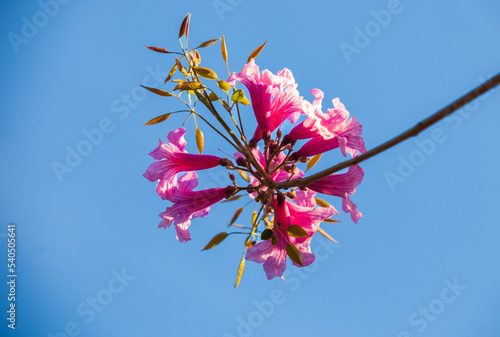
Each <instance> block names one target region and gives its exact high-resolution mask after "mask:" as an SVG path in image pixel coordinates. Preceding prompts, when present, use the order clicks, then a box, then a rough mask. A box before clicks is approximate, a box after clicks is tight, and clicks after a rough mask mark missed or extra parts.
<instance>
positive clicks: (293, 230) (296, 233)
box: [286, 225, 309, 238]
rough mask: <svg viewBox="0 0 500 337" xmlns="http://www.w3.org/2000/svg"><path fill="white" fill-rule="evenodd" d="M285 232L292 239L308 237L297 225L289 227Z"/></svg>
mask: <svg viewBox="0 0 500 337" xmlns="http://www.w3.org/2000/svg"><path fill="white" fill-rule="evenodd" d="M286 231H287V232H288V235H290V236H293V237H294V238H306V237H308V236H309V235H308V234H307V232H306V230H305V229H304V228H302V227H300V226H299V225H290V226H288V228H287V229H286Z"/></svg>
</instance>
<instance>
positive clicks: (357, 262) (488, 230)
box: [0, 0, 500, 337]
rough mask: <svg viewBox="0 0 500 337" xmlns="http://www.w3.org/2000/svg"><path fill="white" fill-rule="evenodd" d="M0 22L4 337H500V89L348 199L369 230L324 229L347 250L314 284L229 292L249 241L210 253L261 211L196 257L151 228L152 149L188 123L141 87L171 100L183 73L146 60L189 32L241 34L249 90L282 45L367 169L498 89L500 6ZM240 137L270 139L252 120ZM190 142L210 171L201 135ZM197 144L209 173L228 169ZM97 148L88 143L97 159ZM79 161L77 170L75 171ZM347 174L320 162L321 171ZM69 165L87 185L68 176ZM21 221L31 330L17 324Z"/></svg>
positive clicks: (281, 58) (250, 280)
mask: <svg viewBox="0 0 500 337" xmlns="http://www.w3.org/2000/svg"><path fill="white" fill-rule="evenodd" d="M1 6H2V8H1V14H0V15H1V20H0V32H1V36H2V38H1V39H0V49H1V53H0V59H1V65H2V77H1V80H0V83H1V90H0V98H1V102H2V103H1V107H2V113H1V114H0V125H1V132H0V144H1V147H0V154H1V158H2V160H1V161H0V172H1V175H0V191H1V193H0V205H1V206H0V207H1V212H0V240H1V242H0V266H1V267H0V270H1V271H2V274H1V275H0V281H1V282H0V305H1V307H0V309H1V310H0V334H1V335H2V336H37V337H38V336H40V337H45V336H58V337H63V336H201V335H203V336H225V337H229V336H264V337H267V336H276V335H283V336H328V337H330V336H339V337H350V336H354V337H358V336H376V337H378V336H381V337H382V336H383V337H407V336H454V337H460V336H484V337H496V336H500V325H499V324H498V317H499V314H500V286H499V285H500V268H499V263H498V258H499V254H500V245H499V244H498V240H499V237H500V227H499V221H498V218H496V215H495V214H496V209H497V207H498V201H499V198H498V189H499V187H500V178H499V176H498V166H499V160H498V158H497V155H496V152H495V151H496V150H495V149H496V147H497V146H498V144H499V133H498V125H500V90H499V89H497V90H496V91H493V92H492V93H491V94H489V95H488V96H486V97H485V98H484V99H481V100H478V101H477V102H474V103H472V104H470V105H468V106H466V107H465V108H463V109H461V110H460V112H459V113H458V114H457V115H455V116H454V117H451V118H449V119H447V120H445V121H442V122H440V123H439V124H437V125H435V126H433V127H431V128H430V129H429V130H426V131H425V132H423V133H422V134H421V135H419V136H418V137H417V138H415V139H411V140H409V141H407V142H405V143H404V144H401V145H399V146H397V147H396V148H393V149H391V150H389V151H387V152H385V153H383V154H381V155H378V156H376V157H374V158H372V159H370V160H369V161H367V162H364V163H363V164H362V165H361V166H362V168H363V169H364V171H365V178H364V181H363V182H362V184H361V185H360V186H359V187H358V189H357V192H356V195H355V196H354V197H353V198H352V199H353V201H354V202H355V203H356V204H357V206H358V209H359V210H360V211H361V212H362V213H363V218H362V219H361V220H360V221H359V223H358V224H354V223H352V221H351V220H350V218H349V216H345V215H341V216H339V217H338V219H340V220H342V222H340V223H337V224H324V225H323V226H322V227H323V228H324V229H325V230H326V231H327V232H329V233H330V234H331V235H332V236H333V237H334V238H336V239H337V240H338V241H339V244H338V245H336V246H331V245H329V244H327V243H326V241H325V240H322V238H320V237H319V236H317V237H315V238H313V241H312V249H313V252H316V253H317V255H318V256H319V257H318V261H317V262H316V264H314V265H313V266H311V267H307V268H304V269H300V270H299V269H298V268H295V267H290V266H289V268H288V270H287V273H286V274H285V276H286V281H283V280H281V279H279V278H276V279H273V280H271V281H268V280H267V279H266V276H265V273H264V272H263V270H262V266H261V265H258V264H256V263H253V262H247V267H246V270H245V273H244V275H243V279H242V281H241V284H240V286H239V287H238V288H237V289H236V290H233V284H234V280H235V277H236V271H237V266H238V263H239V260H240V258H241V252H242V245H243V237H240V236H232V237H230V238H228V239H227V240H226V241H225V242H223V243H222V244H221V245H220V246H218V247H216V248H215V249H213V250H210V251H206V252H200V250H201V249H202V248H203V246H204V245H205V244H206V243H207V242H208V241H209V240H210V238H211V237H212V236H213V235H215V234H216V233H218V232H221V231H224V230H225V229H226V224H227V223H228V222H229V220H230V218H231V216H232V214H233V213H234V211H235V209H236V208H237V207H240V206H242V205H244V203H245V202H246V201H244V200H240V201H237V202H234V203H233V204H222V205H217V206H214V207H213V208H212V210H211V212H210V214H209V216H207V217H206V218H203V219H198V220H195V221H193V224H192V226H191V234H192V237H193V239H192V240H191V241H190V242H188V243H186V244H181V243H179V242H178V241H177V240H176V239H175V230H174V229H173V228H170V229H167V230H163V229H158V228H157V226H158V223H159V221H160V218H159V217H158V214H159V213H160V212H162V211H163V210H164V209H165V208H166V207H167V206H168V203H167V202H165V201H162V200H161V199H160V198H159V197H158V196H157V195H156V193H155V191H154V186H155V184H154V183H151V182H149V181H147V180H146V179H145V178H144V177H142V174H143V173H144V171H145V169H146V168H147V166H148V165H149V164H150V163H151V162H152V159H151V158H150V157H149V156H148V155H147V154H148V153H149V151H151V150H152V149H153V148H155V147H156V146H157V144H158V138H163V139H164V137H165V136H166V135H167V133H168V131H169V130H172V129H175V128H178V127H179V126H180V124H181V123H182V120H183V117H182V116H174V117H172V118H171V119H170V120H169V121H168V122H166V123H163V124H159V125H156V126H151V127H142V125H143V124H144V123H145V122H146V121H148V120H149V119H151V118H153V117H155V116H157V115H160V114H162V113H166V112H170V111H172V110H175V109H178V108H179V107H180V106H179V105H178V103H175V102H173V101H172V100H169V99H165V98H162V97H159V96H156V95H153V94H150V93H148V94H146V93H145V91H143V90H139V89H138V87H137V86H138V85H139V84H145V85H148V84H149V85H150V86H156V87H159V88H162V87H163V84H161V83H162V81H163V79H164V77H165V73H166V72H168V70H169V69H170V67H171V65H172V58H171V56H170V55H161V54H158V53H153V52H151V51H149V50H147V49H146V48H145V47H144V44H148V45H153V46H162V47H166V48H168V49H175V48H177V46H178V45H177V39H176V34H177V32H178V26H179V24H180V22H181V21H182V18H183V17H184V16H185V15H186V13H187V12H191V13H192V23H191V29H190V41H191V44H192V46H194V44H197V43H201V42H203V41H205V40H208V39H212V38H218V37H220V36H221V35H222V34H225V36H226V40H227V44H228V51H229V66H230V68H231V69H232V70H233V71H239V70H240V69H241V68H242V67H243V64H244V62H245V61H246V58H247V56H248V55H249V54H250V52H251V51H252V50H253V49H254V48H256V47H257V46H258V45H260V44H261V43H263V42H264V41H266V40H268V44H267V46H266V47H265V49H264V51H263V52H262V54H261V55H260V56H259V57H258V58H257V63H258V65H259V66H260V67H261V69H266V68H267V69H270V70H271V71H273V72H276V71H278V70H281V69H283V68H284V67H287V68H289V69H290V70H291V71H292V72H293V75H294V77H295V79H296V81H297V83H298V84H299V87H298V89H299V91H300V93H301V95H303V96H304V97H305V98H306V99H309V100H312V98H313V96H312V95H311V94H309V91H310V90H311V89H314V88H319V89H321V90H323V91H324V92H325V100H324V101H323V104H324V107H331V99H333V98H335V97H339V98H340V99H341V100H342V102H343V103H344V104H345V105H346V107H347V109H348V110H349V111H350V113H351V115H352V116H356V118H357V120H358V121H360V122H361V123H362V124H363V129H364V132H363V135H364V140H365V143H366V147H367V148H368V149H371V148H373V147H375V146H376V145H378V144H380V143H381V142H383V141H385V140H387V139H389V138H390V137H393V136H394V135H396V134H397V133H399V132H401V131H403V130H404V129H407V128H409V127H411V126H413V125H414V124H416V123H417V122H418V121H419V120H421V119H423V118H425V117H426V116H428V115H429V114H431V113H433V112H435V111H436V110H438V109H440V108H441V107H443V106H445V105H446V104H448V103H450V102H451V101H452V100H454V99H456V98H457V97H459V96H461V95H462V94H464V93H465V92H467V91H468V90H470V89H472V88H473V87H475V86H477V85H479V84H480V83H481V81H483V80H484V79H485V78H488V77H490V76H491V75H493V74H495V73H498V72H499V71H500V62H499V60H500V57H499V55H500V34H499V32H500V20H499V18H500V3H499V2H498V1H495V0H477V1H463V0H454V1H451V0H443V1H434V2H432V1H422V0H413V1H411V0H401V1H397V0H390V1H388V0H381V1H350V2H347V1H343V2H341V1H310V2H303V1H297V2H290V1H262V0H254V1H249V0H216V1H212V0H208V1H131V2H124V1H116V0H114V1H68V0H65V1H62V0H60V2H55V0H41V1H39V2H37V1H31V0H30V1H23V2H7V1H2V4H1ZM219 50H220V49H219V45H218V44H217V45H216V46H214V47H211V48H207V49H205V50H204V51H203V53H202V58H203V63H202V65H205V66H210V67H212V68H213V69H215V70H216V71H217V73H219V74H223V73H224V66H223V62H222V59H221V57H220V53H219ZM221 77H222V76H221ZM160 82H161V83H160ZM244 119H245V125H248V128H249V129H250V128H251V127H252V125H254V124H255V121H254V117H253V113H252V112H251V110H249V109H248V110H246V113H245V115H244ZM187 127H188V129H189V130H188V134H187V137H186V138H187V141H188V147H187V149H188V151H189V152H195V151H196V147H195V142H194V128H193V122H192V120H190V121H189V122H188V123H187ZM93 130H101V131H99V132H101V133H102V138H101V137H97V136H95V135H96V134H97V133H98V132H97V131H93ZM203 131H204V132H205V135H206V137H207V141H206V143H207V144H206V148H205V153H206V154H214V155H220V152H218V151H217V149H218V148H220V149H221V150H224V151H227V152H231V149H230V148H229V146H227V145H225V144H224V143H223V142H222V141H220V139H218V138H217V135H215V134H213V133H211V132H210V130H209V129H208V128H206V127H204V128H203ZM91 134H94V137H97V138H94V143H93V144H92V143H89V142H87V143H86V142H84V141H85V140H87V138H88V137H91V136H89V135H91ZM82 142H83V143H82ZM79 144H80V145H79ZM82 144H83V145H82ZM89 144H90V147H89V146H88V145H89ZM85 145H87V147H85ZM78 146H80V148H79V149H80V151H83V152H84V153H85V155H84V156H82V157H81V158H80V159H78V158H76V157H74V156H72V155H69V153H71V152H72V151H76V150H77V147H78ZM492 151H493V152H492ZM231 153H232V152H231ZM68 156H69V157H68ZM339 160H342V157H341V156H338V155H336V154H335V155H334V154H331V155H328V156H324V157H323V158H322V160H321V161H320V163H319V164H318V165H317V167H315V168H314V171H317V170H320V169H322V168H326V167H328V166H329V165H333V164H335V163H337V162H338V161H339ZM55 162H57V163H60V164H61V165H69V164H68V163H70V164H71V165H72V167H71V172H69V171H68V172H64V173H59V176H58V174H57V173H56V171H55V170H54V167H53V165H54V163H55ZM225 184H227V178H226V175H225V172H224V170H220V169H217V168H216V169H213V170H211V171H209V172H204V173H203V174H200V188H209V187H215V186H225ZM325 199H327V200H328V201H330V202H331V203H332V204H333V205H334V206H335V207H336V208H337V209H339V210H340V209H341V205H340V202H339V200H335V198H328V197H327V198H325ZM251 211H252V209H251V208H250V207H249V208H248V209H246V210H245V212H244V213H243V214H242V216H241V219H242V220H241V221H249V219H250V214H251ZM9 223H15V224H16V231H17V236H16V243H17V246H16V254H17V255H16V258H17V260H16V272H17V274H18V278H17V281H16V309H17V310H16V330H15V331H12V330H11V329H9V328H7V324H8V321H7V320H6V318H7V313H6V311H7V310H8V305H9V301H8V299H7V294H8V291H9V289H10V288H9V286H8V285H7V281H8V278H7V275H8V270H7V263H8V261H7V241H6V240H7V238H6V234H7V226H8V224H9Z"/></svg>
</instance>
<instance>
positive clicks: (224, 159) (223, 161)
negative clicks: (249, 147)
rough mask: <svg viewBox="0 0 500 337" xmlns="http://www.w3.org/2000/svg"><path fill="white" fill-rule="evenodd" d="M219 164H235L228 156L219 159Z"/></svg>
mask: <svg viewBox="0 0 500 337" xmlns="http://www.w3.org/2000/svg"><path fill="white" fill-rule="evenodd" d="M219 165H220V166H234V164H233V162H232V161H230V160H229V159H227V158H221V160H219Z"/></svg>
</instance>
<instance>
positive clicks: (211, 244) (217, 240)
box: [202, 232, 229, 250]
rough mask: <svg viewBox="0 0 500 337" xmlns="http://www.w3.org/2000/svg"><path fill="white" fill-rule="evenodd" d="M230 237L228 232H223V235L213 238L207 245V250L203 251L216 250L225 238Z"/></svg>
mask: <svg viewBox="0 0 500 337" xmlns="http://www.w3.org/2000/svg"><path fill="white" fill-rule="evenodd" d="M228 235H229V234H228V233H226V232H222V233H219V234H217V235H216V236H214V237H213V238H212V240H210V242H209V243H207V245H206V246H205V248H203V249H202V250H208V249H211V248H214V247H215V246H217V245H218V244H219V243H221V242H222V241H223V240H224V239H225V238H227V236H228Z"/></svg>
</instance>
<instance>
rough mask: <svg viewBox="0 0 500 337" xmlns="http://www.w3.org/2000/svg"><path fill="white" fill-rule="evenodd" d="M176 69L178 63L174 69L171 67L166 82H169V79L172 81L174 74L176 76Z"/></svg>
mask: <svg viewBox="0 0 500 337" xmlns="http://www.w3.org/2000/svg"><path fill="white" fill-rule="evenodd" d="M176 70H177V63H176V64H174V66H173V67H172V69H170V72H169V73H168V76H167V78H166V79H165V83H167V82H168V81H170V79H171V78H172V76H174V74H175V71H176Z"/></svg>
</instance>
